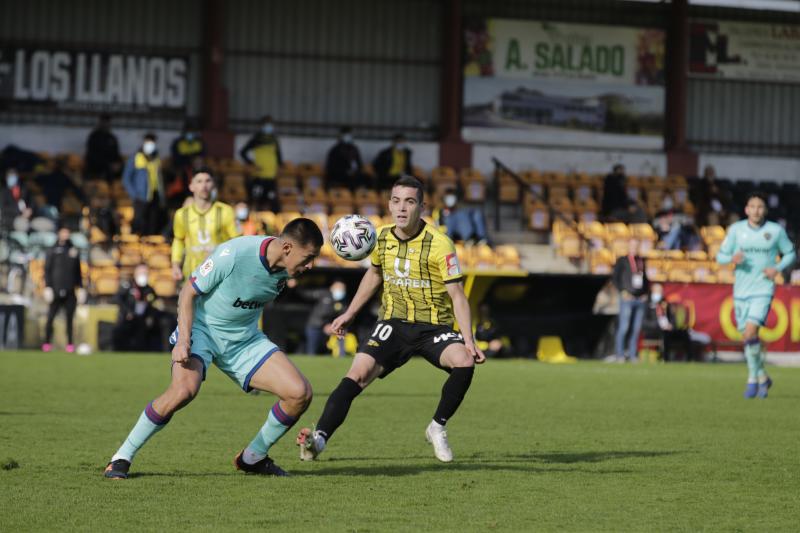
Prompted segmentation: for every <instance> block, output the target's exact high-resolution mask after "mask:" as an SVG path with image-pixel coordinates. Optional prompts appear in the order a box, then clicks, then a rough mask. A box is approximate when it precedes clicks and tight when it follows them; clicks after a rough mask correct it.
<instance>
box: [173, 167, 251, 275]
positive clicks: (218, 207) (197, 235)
mask: <svg viewBox="0 0 800 533" xmlns="http://www.w3.org/2000/svg"><path fill="white" fill-rule="evenodd" d="M214 189H216V184H215V183H214V178H213V177H212V176H211V172H210V171H209V170H208V169H206V168H200V169H199V170H197V171H195V173H194V175H193V176H192V181H191V182H189V190H190V191H191V193H192V199H191V201H190V203H189V205H186V206H184V207H181V208H180V209H178V210H177V211H176V212H175V219H174V223H173V232H174V234H175V238H174V239H173V240H172V275H173V277H174V278H175V280H176V281H180V280H182V279H183V278H185V277H187V276H189V274H191V273H192V272H193V271H194V269H195V268H197V267H198V266H199V265H200V264H201V263H202V262H203V261H204V260H205V258H206V256H208V255H209V254H210V253H211V252H212V251H213V250H214V248H216V246H217V245H218V244H220V243H222V242H225V241H227V240H230V239H233V238H234V237H238V236H239V235H240V234H241V232H240V231H239V226H238V224H237V223H236V217H234V213H233V208H232V207H231V206H229V205H228V204H225V203H222V202H215V201H214V200H213V198H212V193H213V191H214Z"/></svg>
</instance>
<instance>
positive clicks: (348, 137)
mask: <svg viewBox="0 0 800 533" xmlns="http://www.w3.org/2000/svg"><path fill="white" fill-rule="evenodd" d="M342 142H346V143H347V144H350V143H352V142H353V136H352V135H350V134H349V133H345V134H344V135H342Z"/></svg>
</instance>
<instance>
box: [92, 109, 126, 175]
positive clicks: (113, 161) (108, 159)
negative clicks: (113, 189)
mask: <svg viewBox="0 0 800 533" xmlns="http://www.w3.org/2000/svg"><path fill="white" fill-rule="evenodd" d="M85 166H86V177H87V178H89V179H91V178H102V179H105V180H107V181H111V180H113V179H114V178H116V177H118V176H119V175H120V173H121V172H122V155H120V153H119V143H118V142H117V136H116V135H114V134H113V133H111V115H107V114H103V115H100V119H99V120H98V122H97V127H96V128H95V129H94V130H92V133H90V134H89V138H88V139H87V140H86V159H85Z"/></svg>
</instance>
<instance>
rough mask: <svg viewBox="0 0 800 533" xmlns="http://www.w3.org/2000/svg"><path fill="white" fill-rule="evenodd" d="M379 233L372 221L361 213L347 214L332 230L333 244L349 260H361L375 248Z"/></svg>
mask: <svg viewBox="0 0 800 533" xmlns="http://www.w3.org/2000/svg"><path fill="white" fill-rule="evenodd" d="M376 241H377V235H376V233H375V226H373V225H372V222H370V221H369V220H367V219H366V218H364V217H362V216H361V215H345V216H343V217H342V218H340V219H339V220H337V221H336V224H334V225H333V229H332V230H331V246H332V247H333V250H334V251H335V252H336V255H338V256H339V257H341V258H342V259H347V260H348V261H361V260H362V259H364V258H365V257H367V256H368V255H369V254H370V253H371V252H372V249H373V248H375V242H376Z"/></svg>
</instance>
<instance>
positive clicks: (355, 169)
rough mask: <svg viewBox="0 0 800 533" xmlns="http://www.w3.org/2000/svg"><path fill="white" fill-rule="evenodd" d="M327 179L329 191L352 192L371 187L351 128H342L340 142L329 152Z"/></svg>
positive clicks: (326, 164)
mask: <svg viewBox="0 0 800 533" xmlns="http://www.w3.org/2000/svg"><path fill="white" fill-rule="evenodd" d="M325 179H326V187H327V188H328V189H331V188H334V187H345V188H347V189H350V190H351V191H353V190H355V189H358V188H362V187H366V188H368V187H369V186H370V183H369V179H368V177H367V176H366V175H364V173H363V171H362V164H361V152H360V151H359V149H358V146H356V144H355V142H354V140H353V130H352V129H351V128H350V126H342V128H341V129H340V130H339V140H338V141H337V142H336V144H334V145H333V147H332V148H331V149H330V151H329V152H328V157H327V159H326V162H325Z"/></svg>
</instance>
